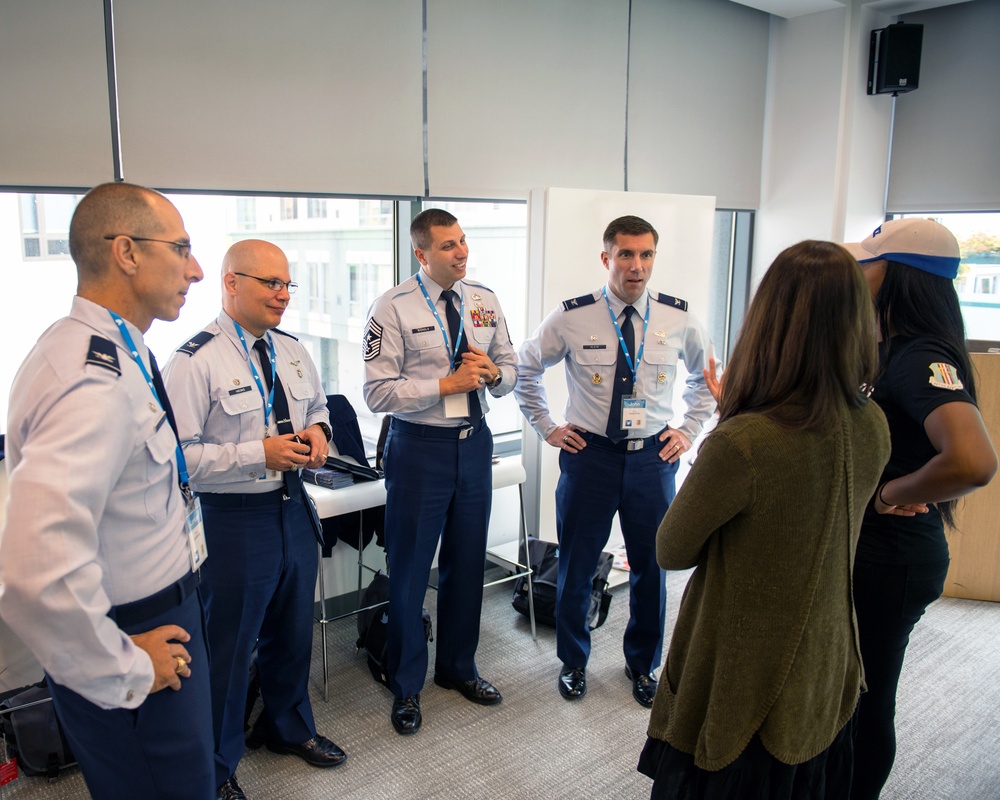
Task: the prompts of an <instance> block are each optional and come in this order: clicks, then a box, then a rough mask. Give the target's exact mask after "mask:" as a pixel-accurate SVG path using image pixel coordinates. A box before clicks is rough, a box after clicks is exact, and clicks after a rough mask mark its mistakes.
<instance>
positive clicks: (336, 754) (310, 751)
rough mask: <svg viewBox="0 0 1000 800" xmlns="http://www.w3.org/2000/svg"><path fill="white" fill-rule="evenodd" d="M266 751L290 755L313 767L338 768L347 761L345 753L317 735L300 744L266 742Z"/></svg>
mask: <svg viewBox="0 0 1000 800" xmlns="http://www.w3.org/2000/svg"><path fill="white" fill-rule="evenodd" d="M267 749H268V750H270V751H271V752H274V753H291V754H292V755H295V756H298V757H299V758H301V759H302V760H303V761H305V762H306V763H307V764H312V765H313V766H314V767H339V766H340V765H341V764H343V763H344V762H345V761H347V753H345V752H344V751H343V750H341V749H340V748H339V747H337V745H335V744H334V743H333V742H331V741H330V740H329V739H327V738H326V737H325V736H320V735H318V734H317V735H316V736H313V738H312V739H309V741H306V742H303V743H302V744H287V743H286V742H273V741H272V742H268V743H267Z"/></svg>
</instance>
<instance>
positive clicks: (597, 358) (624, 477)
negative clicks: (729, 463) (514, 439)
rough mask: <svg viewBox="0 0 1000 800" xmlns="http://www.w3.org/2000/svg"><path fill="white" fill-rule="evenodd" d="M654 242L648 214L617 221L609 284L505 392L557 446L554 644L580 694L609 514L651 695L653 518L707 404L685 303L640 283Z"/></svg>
mask: <svg viewBox="0 0 1000 800" xmlns="http://www.w3.org/2000/svg"><path fill="white" fill-rule="evenodd" d="M658 240H659V235H658V234H657V232H656V230H655V229H654V228H653V226H652V225H650V224H649V223H648V222H647V221H646V220H644V219H641V218H639V217H633V216H626V217H619V218H618V219H616V220H613V221H612V222H611V223H610V224H609V225H608V227H607V229H606V230H605V232H604V251H603V252H602V253H601V261H602V263H603V264H604V267H605V269H607V270H608V283H607V286H605V287H604V288H602V289H599V290H598V291H596V292H593V293H592V294H587V295H583V296H582V297H577V298H574V299H572V300H567V301H566V302H564V303H563V304H562V305H561V306H560V307H559V308H557V309H556V310H555V311H553V312H552V313H551V314H549V315H548V316H547V317H546V318H545V319H544V320H543V321H542V324H541V325H539V327H538V330H536V331H535V333H534V334H533V335H532V336H531V338H530V339H529V340H528V341H526V342H525V343H524V344H523V345H522V346H521V350H520V352H519V353H518V370H519V374H520V381H519V382H518V384H517V388H516V389H515V390H514V391H515V394H516V395H517V400H518V403H519V404H520V406H521V411H522V412H523V413H524V416H525V417H527V419H528V422H530V423H531V426H532V427H533V428H534V429H535V431H536V432H537V433H538V435H539V437H540V438H542V439H544V440H545V441H546V442H548V443H549V444H550V445H552V446H553V447H557V448H559V449H560V450H561V452H560V454H559V468H560V473H561V474H560V476H559V483H558V485H557V487H556V528H557V534H558V537H559V577H558V586H557V590H556V648H557V655H558V656H559V659H560V661H562V668H561V670H560V673H559V680H558V684H557V685H558V688H559V693H560V694H561V695H562V696H563V697H564V698H565V699H567V700H578V699H580V698H581V697H583V696H584V695H585V694H586V692H587V677H586V667H587V660H588V658H589V657H590V631H589V630H588V628H587V610H588V608H589V605H590V593H591V585H592V578H593V575H594V571H595V569H596V567H597V560H598V558H599V556H600V553H601V550H602V548H603V547H604V545H605V544H606V543H607V541H608V536H609V534H610V530H611V522H612V519H613V517H614V515H615V514H616V513H617V514H618V518H619V521H620V523H621V529H622V535H623V537H624V539H625V548H626V552H627V555H628V563H629V567H630V570H631V571H630V573H629V587H630V591H629V604H630V605H629V608H630V616H629V622H628V625H627V626H626V628H625V636H624V646H623V647H624V651H625V672H626V675H627V676H628V678H629V680H631V681H632V695H633V697H634V698H635V699H636V701H637V702H638V703H640V704H641V705H643V706H647V707H649V706H652V704H653V697H654V696H655V694H656V677H655V675H654V674H653V670H654V669H656V667H658V666H659V664H660V659H661V656H662V649H663V626H664V622H665V614H666V597H667V595H666V583H665V575H664V572H663V570H661V569H660V568H659V566H658V565H657V563H656V529H657V527H658V526H659V524H660V520H662V519H663V515H664V514H665V513H666V511H667V506H668V505H669V504H670V501H671V500H672V499H673V497H674V475H675V474H676V472H677V460H678V459H679V458H680V457H681V455H682V454H683V453H685V452H686V451H687V450H689V449H690V448H691V443H692V442H693V441H694V439H695V438H696V437H697V436H698V433H699V432H700V431H701V429H702V426H703V425H704V423H705V421H706V420H707V419H708V418H709V417H710V416H711V414H712V412H713V411H714V409H715V401H714V400H713V398H712V396H711V393H710V392H709V391H708V387H707V386H706V384H705V378H704V376H703V375H702V369H703V368H705V367H706V366H707V365H708V359H709V358H710V357H712V355H713V351H712V344H711V342H710V341H709V338H708V335H707V334H706V333H705V330H704V329H703V328H702V327H701V325H700V324H699V323H698V321H697V320H695V319H694V317H693V316H692V315H691V314H689V313H688V310H687V303H686V302H685V301H683V300H680V299H678V298H675V297H669V296H667V295H662V294H657V295H654V294H651V293H649V292H647V291H646V284H647V283H648V282H649V278H650V275H651V274H652V271H653V262H654V260H655V258H656V245H657V242H658ZM678 360H683V361H684V366H685V368H686V369H687V371H688V372H689V373H690V374H689V376H688V379H687V388H686V389H685V391H684V401H685V403H686V404H687V407H688V408H687V411H686V412H685V414H684V419H683V420H682V421H681V422H680V424H679V425H678V426H677V427H676V428H674V427H670V426H669V423H671V422H672V421H673V417H674V411H673V389H674V380H675V377H676V372H677V362H678ZM560 361H563V362H564V364H565V369H566V382H567V384H568V388H569V401H568V403H567V405H566V411H565V418H566V421H565V422H563V423H559V422H557V421H556V420H555V419H554V418H553V417H552V415H551V414H550V412H549V407H548V401H547V399H546V396H545V389H544V387H543V386H542V383H541V379H542V375H543V373H544V372H545V370H546V369H548V368H549V367H551V366H553V365H554V364H558V363H559V362H560Z"/></svg>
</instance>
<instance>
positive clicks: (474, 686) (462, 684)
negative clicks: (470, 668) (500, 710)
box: [434, 675, 503, 706]
mask: <svg viewBox="0 0 1000 800" xmlns="http://www.w3.org/2000/svg"><path fill="white" fill-rule="evenodd" d="M434 683H436V684H437V685H438V686H441V687H443V688H445V689H457V690H458V691H459V692H461V693H462V697H464V698H465V699H466V700H471V701H472V702H473V703H479V705H481V706H495V705H496V704H497V703H499V702H500V701H502V700H503V697H501V695H500V692H498V691H497V689H496V687H495V686H494V685H493V684H492V683H490V682H489V681H484V680H483V679H482V678H473V679H472V680H468V681H456V680H453V679H452V678H442V677H440V676H439V675H435V676H434Z"/></svg>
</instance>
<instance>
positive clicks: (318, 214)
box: [306, 197, 326, 219]
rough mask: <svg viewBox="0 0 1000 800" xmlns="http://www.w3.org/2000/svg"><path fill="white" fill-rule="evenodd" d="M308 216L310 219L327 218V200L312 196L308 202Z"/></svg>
mask: <svg viewBox="0 0 1000 800" xmlns="http://www.w3.org/2000/svg"><path fill="white" fill-rule="evenodd" d="M306 216H307V217H309V219H326V200H323V199H321V198H316V197H310V198H309V200H308V202H307V204H306Z"/></svg>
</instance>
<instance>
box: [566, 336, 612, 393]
mask: <svg viewBox="0 0 1000 800" xmlns="http://www.w3.org/2000/svg"><path fill="white" fill-rule="evenodd" d="M573 360H574V361H575V362H576V363H577V364H578V365H579V368H580V369H581V370H582V372H583V374H582V375H581V376H580V378H579V380H580V381H581V382H582V383H588V382H589V383H590V384H591V386H592V387H593V388H592V389H591V391H592V392H593V393H594V394H595V396H598V397H599V396H602V395H605V394H607V396H608V397H610V396H611V394H610V393H611V392H612V391H613V385H614V382H615V369H616V367H617V365H618V349H617V344H616V345H615V347H614V348H612V346H611V345H610V344H608V345H606V346H604V347H603V348H599V347H594V346H590V347H577V348H574V349H573Z"/></svg>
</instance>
